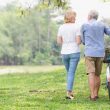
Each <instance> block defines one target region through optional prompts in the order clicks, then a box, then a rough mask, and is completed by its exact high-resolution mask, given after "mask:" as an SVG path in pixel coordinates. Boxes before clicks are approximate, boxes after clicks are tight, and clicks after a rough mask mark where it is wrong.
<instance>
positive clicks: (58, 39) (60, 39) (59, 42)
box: [57, 36, 63, 45]
mask: <svg viewBox="0 0 110 110" xmlns="http://www.w3.org/2000/svg"><path fill="white" fill-rule="evenodd" d="M57 43H58V44H59V45H62V43H63V39H62V37H61V36H60V37H59V36H57Z"/></svg>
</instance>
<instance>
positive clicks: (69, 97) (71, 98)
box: [66, 95, 74, 100]
mask: <svg viewBox="0 0 110 110" xmlns="http://www.w3.org/2000/svg"><path fill="white" fill-rule="evenodd" d="M66 99H70V100H73V99H74V96H73V95H70V96H66Z"/></svg>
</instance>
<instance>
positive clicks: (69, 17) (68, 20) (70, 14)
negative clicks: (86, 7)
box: [64, 10, 76, 23]
mask: <svg viewBox="0 0 110 110" xmlns="http://www.w3.org/2000/svg"><path fill="white" fill-rule="evenodd" d="M75 17H76V12H75V11H73V10H67V11H66V13H65V16H64V22H65V23H72V21H73V19H75Z"/></svg>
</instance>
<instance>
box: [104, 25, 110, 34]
mask: <svg viewBox="0 0 110 110" xmlns="http://www.w3.org/2000/svg"><path fill="white" fill-rule="evenodd" d="M104 33H105V34H107V35H109V36H110V27H109V26H104Z"/></svg>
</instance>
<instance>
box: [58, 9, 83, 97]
mask: <svg viewBox="0 0 110 110" xmlns="http://www.w3.org/2000/svg"><path fill="white" fill-rule="evenodd" d="M75 18H76V12H74V11H72V10H68V11H67V12H66V13H65V16H64V21H65V23H64V24H63V25H61V26H60V27H59V30H58V35H57V43H58V44H61V45H62V48H61V55H62V59H63V62H64V65H65V68H66V71H67V96H66V99H73V98H74V95H73V92H72V91H73V83H74V77H75V71H76V68H77V65H78V62H79V59H80V49H79V44H80V42H81V40H80V29H78V27H77V25H76V24H75Z"/></svg>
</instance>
